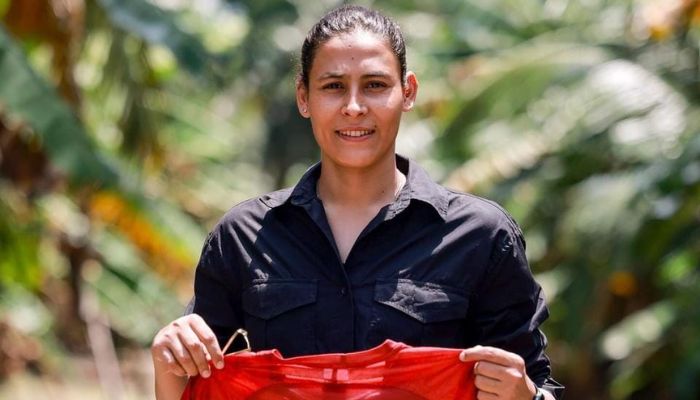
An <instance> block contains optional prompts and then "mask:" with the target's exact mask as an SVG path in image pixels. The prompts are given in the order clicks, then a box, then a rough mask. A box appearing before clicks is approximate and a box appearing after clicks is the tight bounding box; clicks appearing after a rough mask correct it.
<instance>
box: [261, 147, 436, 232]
mask: <svg viewBox="0 0 700 400" xmlns="http://www.w3.org/2000/svg"><path fill="white" fill-rule="evenodd" d="M396 166H397V167H398V168H399V171H401V172H403V173H404V175H406V183H405V184H404V186H403V188H401V191H400V192H399V194H398V196H397V197H396V200H395V201H394V202H393V203H392V204H391V206H390V207H389V210H388V213H389V217H391V216H393V215H396V214H398V213H399V212H401V211H402V210H404V209H405V208H406V207H408V205H409V203H410V202H411V200H414V199H415V200H418V201H421V202H423V203H426V204H428V205H430V206H431V207H432V208H433V209H435V211H436V212H437V213H438V214H439V215H440V217H442V219H446V218H447V206H448V195H449V192H448V191H447V189H445V188H444V187H442V186H441V185H439V184H437V183H436V182H434V181H433V180H432V179H431V178H430V176H429V175H428V173H427V172H426V171H425V170H424V169H423V168H421V167H420V166H419V165H418V164H417V163H415V162H414V161H412V160H410V159H408V158H405V157H403V156H400V155H398V154H397V155H396ZM320 175H321V163H320V162H318V163H316V164H314V165H312V166H311V167H310V168H309V169H308V170H306V172H305V173H304V175H302V177H301V179H299V182H298V183H297V184H296V186H294V187H293V188H291V189H284V190H278V191H276V192H272V193H269V194H267V195H265V196H263V197H262V198H261V200H262V201H263V203H265V204H266V205H267V206H268V207H271V208H275V207H279V206H281V205H283V204H285V203H290V204H292V205H295V206H303V205H306V204H308V203H310V202H311V201H313V200H314V199H316V198H317V196H316V183H317V182H318V178H319V176H320Z"/></svg>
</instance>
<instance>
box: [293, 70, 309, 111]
mask: <svg viewBox="0 0 700 400" xmlns="http://www.w3.org/2000/svg"><path fill="white" fill-rule="evenodd" d="M296 86H297V87H296V97H297V107H298V108H299V114H301V116H302V117H304V118H309V117H310V116H311V114H310V113H309V90H308V88H307V87H306V85H304V82H303V81H302V80H301V78H300V77H299V78H297V82H296Z"/></svg>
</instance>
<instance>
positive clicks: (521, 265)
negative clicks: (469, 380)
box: [470, 217, 564, 399]
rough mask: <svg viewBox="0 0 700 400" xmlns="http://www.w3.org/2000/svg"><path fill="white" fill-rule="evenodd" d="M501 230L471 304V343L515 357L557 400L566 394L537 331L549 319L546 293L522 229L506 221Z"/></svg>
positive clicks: (497, 231)
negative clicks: (553, 373) (527, 252)
mask: <svg viewBox="0 0 700 400" xmlns="http://www.w3.org/2000/svg"><path fill="white" fill-rule="evenodd" d="M503 225H505V226H502V227H499V229H497V230H496V232H495V234H494V240H493V243H494V247H493V250H492V255H491V260H490V265H489V268H488V269H487V271H486V273H485V276H484V279H483V281H482V284H481V285H480V287H479V288H477V291H476V295H475V298H474V307H473V309H472V311H471V314H472V317H471V318H472V321H473V322H474V326H475V328H476V329H473V330H472V335H473V337H472V338H471V340H470V342H473V343H475V344H481V345H484V346H493V347H498V348H502V349H504V350H506V351H510V352H513V353H516V354H519V355H520V356H521V357H523V359H524V360H525V364H526V366H527V373H528V376H530V379H532V380H533V382H534V383H535V384H536V385H537V386H538V387H540V388H543V389H545V390H548V391H549V392H550V393H552V394H553V395H554V397H555V398H557V399H561V398H562V396H563V391H564V388H563V386H562V385H560V384H559V383H557V382H556V381H555V380H554V379H552V377H551V376H550V374H551V367H550V362H549V358H548V357H547V356H546V354H545V348H546V346H547V338H546V337H545V335H544V333H542V331H541V330H540V329H539V326H540V325H541V324H542V322H544V320H545V319H547V317H548V316H549V312H548V310H547V305H546V302H545V297H544V293H543V291H542V288H541V287H540V285H539V284H537V282H535V280H534V278H533V276H532V272H531V271H530V267H529V265H528V262H527V259H526V257H525V241H524V239H523V236H522V233H521V231H520V228H518V227H517V225H516V224H515V222H514V221H512V219H510V218H509V217H508V218H507V223H506V224H503Z"/></svg>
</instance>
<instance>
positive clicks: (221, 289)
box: [187, 225, 243, 349]
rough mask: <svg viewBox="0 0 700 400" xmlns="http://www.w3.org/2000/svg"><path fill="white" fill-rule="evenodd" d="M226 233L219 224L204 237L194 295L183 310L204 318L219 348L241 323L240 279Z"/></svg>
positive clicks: (196, 273)
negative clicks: (205, 238)
mask: <svg viewBox="0 0 700 400" xmlns="http://www.w3.org/2000/svg"><path fill="white" fill-rule="evenodd" d="M227 235H228V232H227V231H226V230H225V229H223V227H222V226H221V225H219V226H217V227H216V228H215V229H214V230H213V231H212V232H211V233H210V234H209V236H208V237H207V240H206V241H205V243H204V247H203V249H202V254H201V256H200V258H199V262H198V264H197V269H196V271H195V278H194V297H193V299H192V301H191V302H190V305H189V306H188V310H187V311H189V312H193V313H195V314H198V315H199V316H201V317H202V318H203V319H204V321H205V322H206V323H207V325H209V327H210V328H211V329H212V330H213V331H214V334H215V335H216V337H217V339H218V341H219V345H220V346H222V347H223V346H224V344H225V343H226V342H227V341H228V339H229V338H230V337H231V335H232V334H233V333H234V332H235V331H236V330H237V329H238V328H241V327H242V326H243V324H242V321H243V318H242V310H241V305H240V296H239V295H238V293H240V289H239V286H240V280H239V279H238V277H237V275H238V270H237V268H236V267H235V265H234V262H233V261H234V260H235V257H233V256H232V254H229V252H230V251H232V249H233V246H230V245H228V243H227V242H228V241H229V240H232V238H230V237H228V236H227ZM235 345H236V344H234V348H237V347H235ZM232 349H233V348H232Z"/></svg>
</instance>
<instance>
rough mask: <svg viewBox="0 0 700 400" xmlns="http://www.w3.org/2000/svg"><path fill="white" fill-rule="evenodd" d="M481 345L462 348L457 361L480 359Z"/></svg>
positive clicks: (481, 356)
mask: <svg viewBox="0 0 700 400" xmlns="http://www.w3.org/2000/svg"><path fill="white" fill-rule="evenodd" d="M482 350H483V347H481V346H474V347H470V348H468V349H466V350H462V352H461V353H459V361H462V362H469V361H479V360H480V359H482V358H483V354H482V353H483V351H482Z"/></svg>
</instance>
